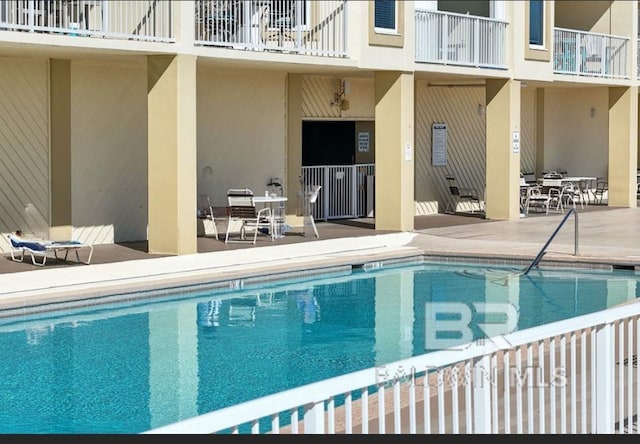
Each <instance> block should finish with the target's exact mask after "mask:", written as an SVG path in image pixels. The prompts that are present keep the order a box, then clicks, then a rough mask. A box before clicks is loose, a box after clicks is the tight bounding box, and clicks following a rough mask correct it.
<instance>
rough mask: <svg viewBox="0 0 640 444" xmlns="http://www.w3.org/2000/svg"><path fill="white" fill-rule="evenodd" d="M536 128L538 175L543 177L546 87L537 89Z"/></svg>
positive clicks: (536, 171) (536, 170) (534, 123)
mask: <svg viewBox="0 0 640 444" xmlns="http://www.w3.org/2000/svg"><path fill="white" fill-rule="evenodd" d="M534 116H535V117H534V122H533V125H534V128H535V134H536V139H535V145H536V169H535V173H536V177H542V170H544V88H538V89H537V90H536V98H535V114H534Z"/></svg>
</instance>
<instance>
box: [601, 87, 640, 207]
mask: <svg viewBox="0 0 640 444" xmlns="http://www.w3.org/2000/svg"><path fill="white" fill-rule="evenodd" d="M637 113H638V87H637V86H631V87H628V88H627V87H615V88H609V173H608V175H609V179H608V181H609V200H608V202H609V205H610V206H618V207H629V208H635V207H636V205H637V204H636V202H637V197H636V170H637V165H638V115H637Z"/></svg>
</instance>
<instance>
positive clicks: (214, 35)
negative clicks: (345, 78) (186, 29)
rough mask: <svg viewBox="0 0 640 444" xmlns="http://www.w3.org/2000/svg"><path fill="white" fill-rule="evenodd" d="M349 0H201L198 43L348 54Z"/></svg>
mask: <svg viewBox="0 0 640 444" xmlns="http://www.w3.org/2000/svg"><path fill="white" fill-rule="evenodd" d="M346 25H347V21H346V0H326V1H309V0H266V1H253V0H196V36H195V39H196V44H199V45H208V46H228V47H233V48H242V49H250V50H256V51H264V50H276V51H286V52H292V53H298V54H305V55H319V56H330V57H345V56H346V48H347V45H346V43H347V42H346V36H347V32H346Z"/></svg>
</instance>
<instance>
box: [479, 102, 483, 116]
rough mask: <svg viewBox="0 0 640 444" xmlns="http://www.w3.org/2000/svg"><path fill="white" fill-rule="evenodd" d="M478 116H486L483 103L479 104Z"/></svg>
mask: <svg viewBox="0 0 640 444" xmlns="http://www.w3.org/2000/svg"><path fill="white" fill-rule="evenodd" d="M478 115H479V116H484V105H483V104H482V103H478Z"/></svg>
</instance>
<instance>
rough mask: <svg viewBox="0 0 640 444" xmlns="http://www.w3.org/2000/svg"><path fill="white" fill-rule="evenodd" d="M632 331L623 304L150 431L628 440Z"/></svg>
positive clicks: (638, 394)
mask: <svg viewBox="0 0 640 444" xmlns="http://www.w3.org/2000/svg"><path fill="white" fill-rule="evenodd" d="M639 328H640V304H637V303H636V304H625V305H621V306H619V307H615V308H611V309H607V310H604V311H601V312H596V313H592V314H589V315H584V316H580V317H576V318H573V319H568V320H564V321H559V322H554V323H552V324H547V325H543V326H539V327H534V328H529V329H525V330H521V331H515V332H513V333H509V334H506V335H499V336H495V337H492V338H490V339H485V340H484V341H476V342H474V343H470V344H467V345H466V346H459V347H451V348H450V349H447V350H442V351H436V352H433V353H428V354H424V355H421V356H416V357H413V358H409V359H404V360H402V361H397V362H394V363H392V364H388V365H384V366H380V367H376V368H370V369H368V370H362V371H359V372H355V373H349V374H347V375H344V376H339V377H336V378H332V379H328V380H325V381H322V382H318V383H313V384H309V385H306V386H302V387H298V388H294V389H291V390H287V391H285V392H281V393H277V394H274V395H270V396H266V397H264V398H259V399H256V400H253V401H249V402H245V403H242V404H238V405H235V406H232V407H228V408H223V409H221V410H218V411H214V412H211V413H205V414H203V415H201V416H196V417H193V418H191V419H187V420H184V421H181V422H178V423H175V424H170V425H167V426H164V427H160V428H158V429H154V430H150V431H148V432H147V433H163V434H167V433H180V434H182V433H217V432H225V431H230V432H231V433H279V432H281V433H305V434H309V433H320V434H332V433H341V432H344V433H362V434H398V433H425V434H428V433H494V434H496V433H500V434H504V433H518V434H524V433H526V434H532V433H543V434H544V433H562V434H570V433H571V434H586V433H616V432H617V433H631V432H632V431H636V430H638V428H637V425H638V424H637V421H638V419H637V414H638V410H639V408H640V404H639V403H638V400H640V371H639V370H638V366H637V362H636V360H637V356H638V355H639V354H640V334H639V331H640V330H639ZM425 399H426V400H430V401H431V402H424V400H425ZM381 417H385V418H386V421H378V420H377V418H381ZM285 421H286V422H285ZM287 423H290V425H289V424H287Z"/></svg>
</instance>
